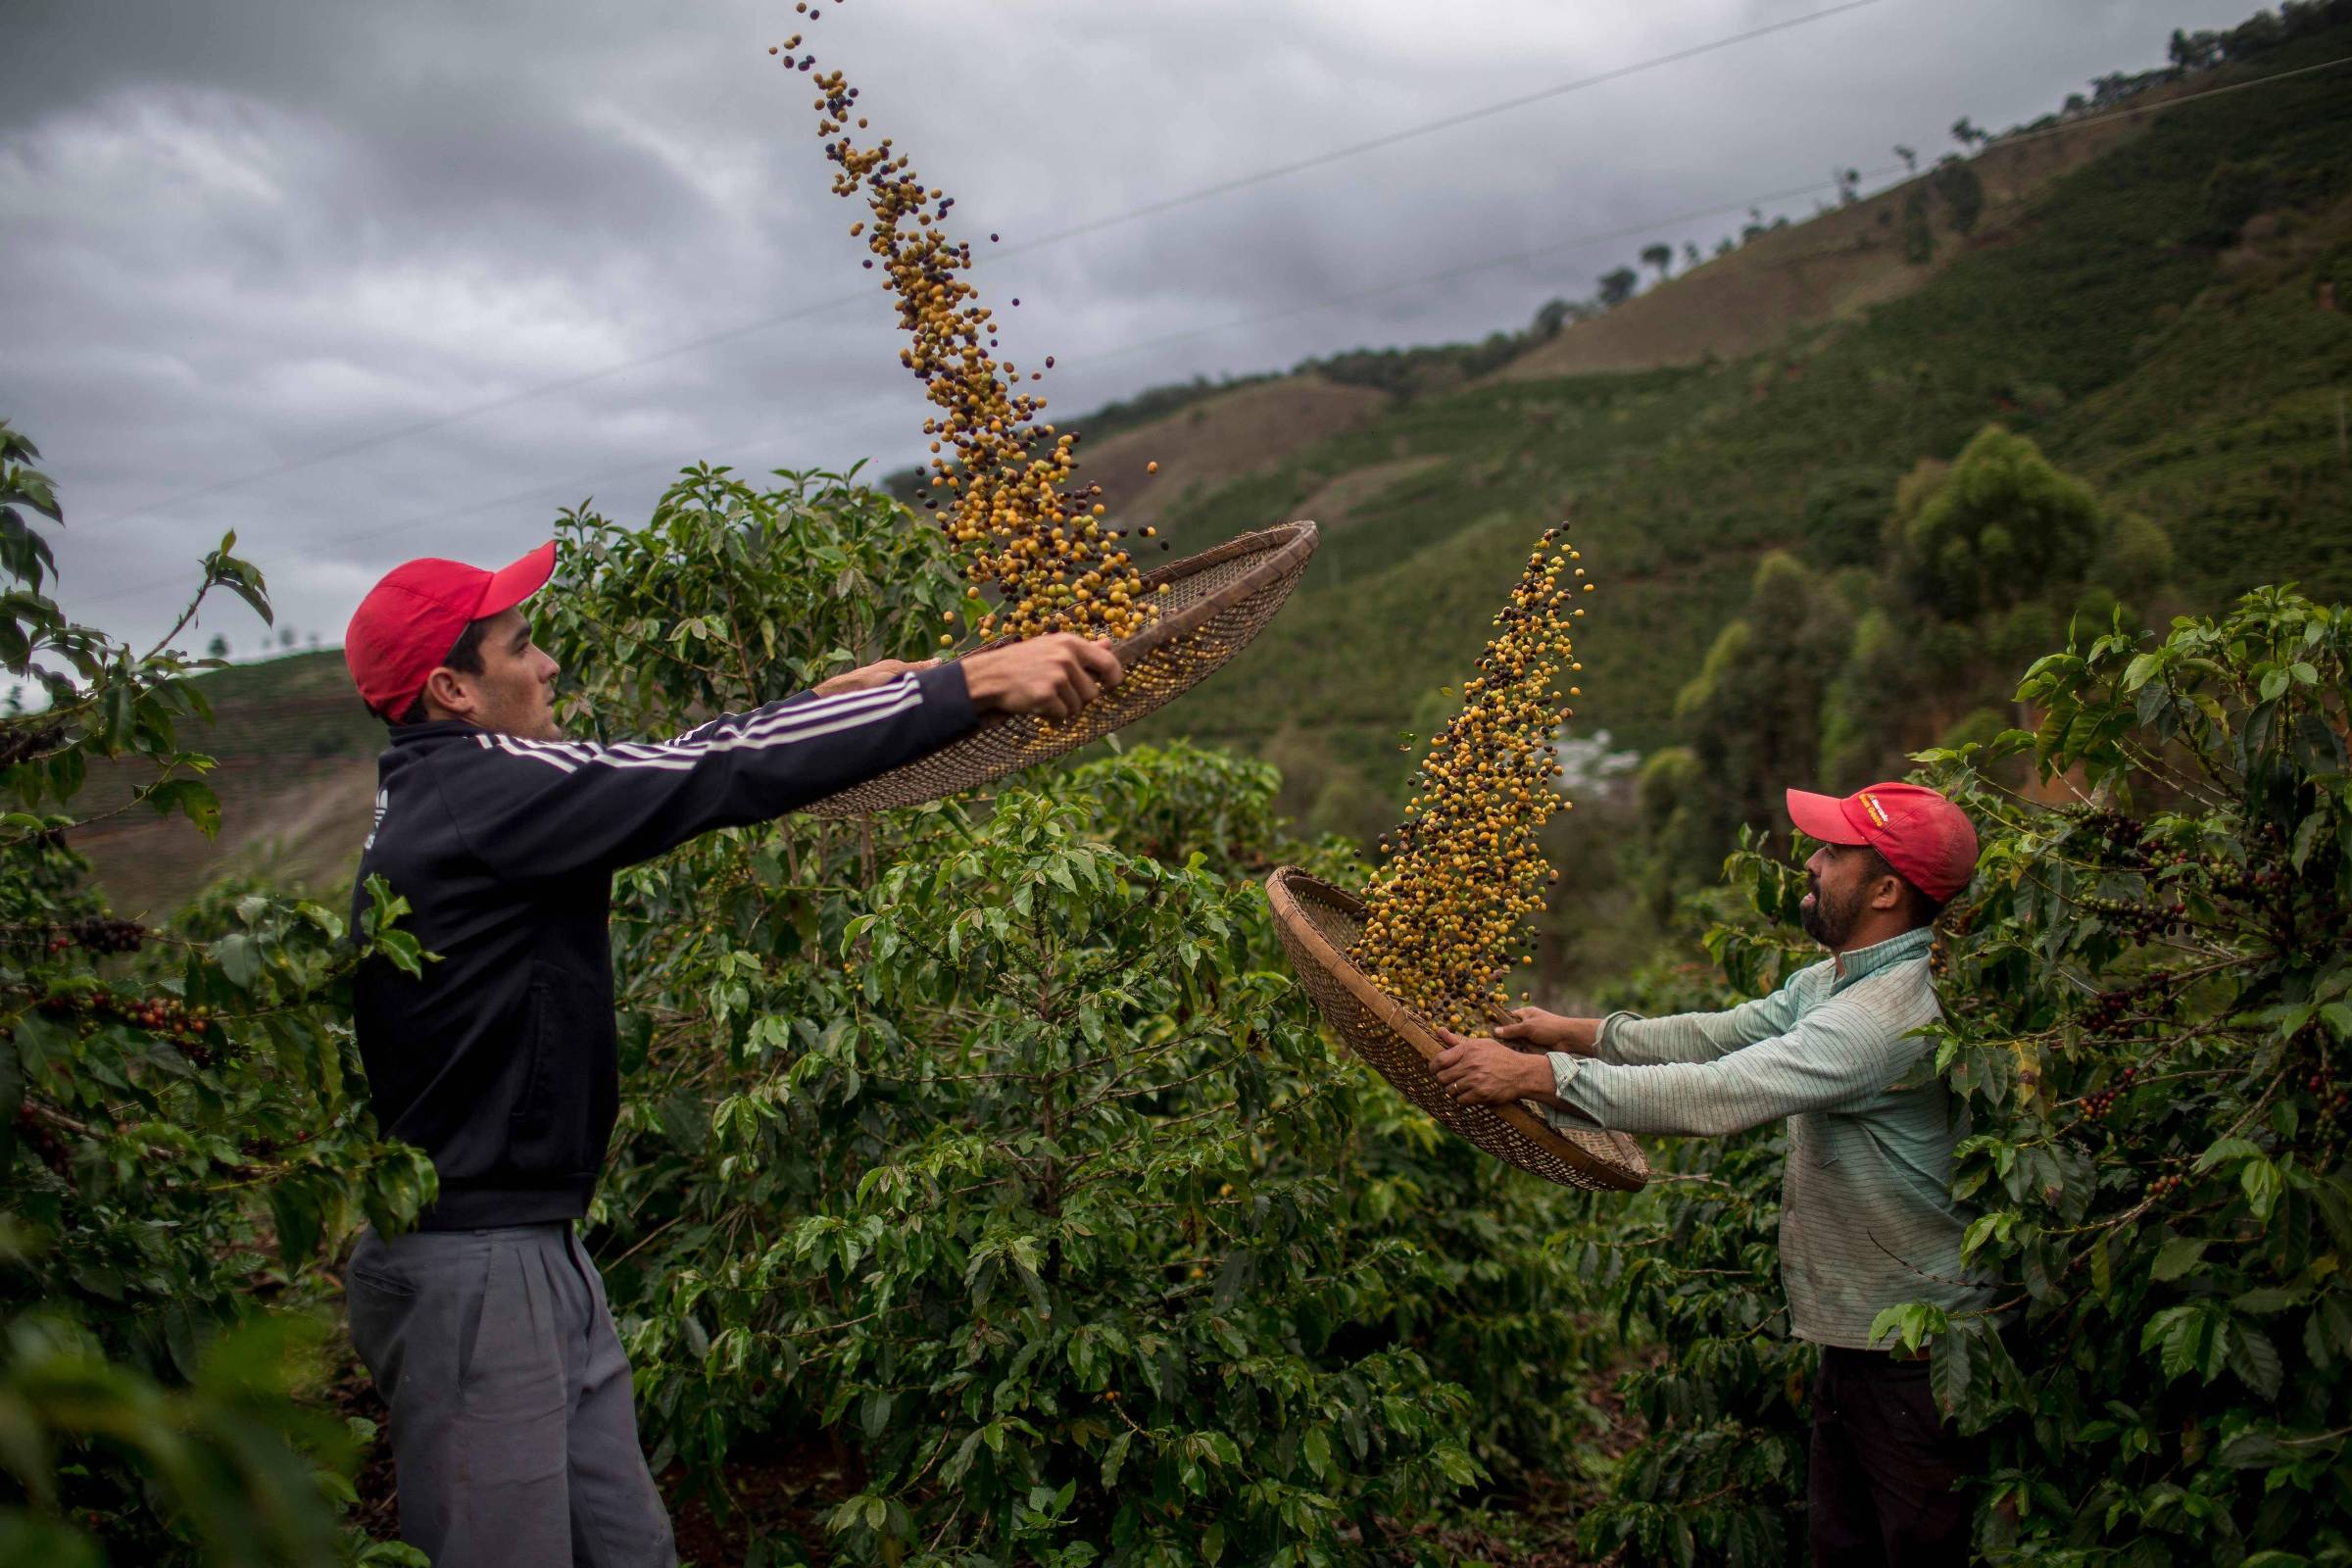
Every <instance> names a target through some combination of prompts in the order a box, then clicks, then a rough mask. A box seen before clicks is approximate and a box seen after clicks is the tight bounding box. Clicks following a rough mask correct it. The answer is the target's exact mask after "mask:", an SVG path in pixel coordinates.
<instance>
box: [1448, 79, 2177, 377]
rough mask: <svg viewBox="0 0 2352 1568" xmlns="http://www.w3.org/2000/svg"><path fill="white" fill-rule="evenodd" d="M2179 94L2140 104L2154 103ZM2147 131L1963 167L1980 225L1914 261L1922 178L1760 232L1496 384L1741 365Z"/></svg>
mask: <svg viewBox="0 0 2352 1568" xmlns="http://www.w3.org/2000/svg"><path fill="white" fill-rule="evenodd" d="M2185 90H2186V89H2185V88H2178V87H2175V88H2164V89H2158V90H2157V91H2155V92H2151V93H2149V94H2147V95H2146V96H2147V98H2148V99H2150V100H2161V99H2163V98H2167V97H2174V96H2178V95H2179V94H2180V93H2181V92H2182V91H2185ZM2147 125H2148V121H2147V120H2146V119H2144V118H2142V119H2131V120H2118V121H2109V122H2103V123H2095V124H2084V125H2081V126H2068V127H2065V128H2064V129H2063V130H2061V131H2059V132H2056V133H2044V134H2036V135H2028V136H2021V137H2019V138H2017V139H2015V140H2011V141H1998V142H1994V143H1993V144H1992V145H1991V146H1989V147H1987V148H1985V150H1984V151H1983V152H1981V153H1980V154H1978V155H1977V156H1976V157H1975V158H1974V159H1971V160H1970V161H1969V163H1968V169H1969V171H1970V172H1972V173H1974V174H1975V175H1976V176H1977V180H1978V183H1979V185H1980V187H1981V189H1982V193H1983V199H1984V203H1985V208H1984V213H1983V215H1982V217H1980V218H1979V219H1978V221H1976V223H1975V224H1974V226H1973V228H1972V230H1971V232H1970V233H1968V234H1967V235H1965V236H1960V235H1952V234H1939V235H1937V236H1936V238H1937V239H1938V241H1939V243H1937V244H1936V247H1935V249H1934V252H1933V254H1932V255H1931V256H1930V257H1929V258H1928V260H1927V261H1925V262H1924V263H1923V262H1915V261H1911V260H1907V259H1906V258H1905V256H1904V253H1903V237H1904V225H1903V215H1904V207H1905V204H1906V203H1909V202H1911V201H1913V200H1914V199H1917V198H1925V199H1927V200H1929V201H1931V202H1932V201H1933V200H1934V186H1935V181H1936V176H1935V174H1934V172H1932V171H1931V172H1928V173H1924V174H1920V175H1918V176H1917V177H1915V178H1912V179H1907V180H1905V181H1904V182H1903V183H1902V184H1900V185H1896V186H1892V187H1890V188H1888V189H1887V190H1884V191H1881V192H1880V193H1879V194H1877V195H1875V196H1872V197H1870V198H1868V199H1867V200H1863V201H1858V202H1855V203H1853V204H1852V205H1850V206H1845V207H1839V208H1837V209H1835V210H1833V211H1830V212H1826V213H1822V214H1820V215H1819V216H1817V217H1815V218H1813V219H1812V220H1810V221H1807V222H1803V223H1797V224H1791V225H1790V226H1789V227H1787V228H1773V229H1767V230H1766V231H1765V232H1763V233H1761V234H1758V235H1756V236H1755V237H1754V238H1753V239H1751V240H1749V241H1748V242H1747V243H1745V244H1743V245H1741V246H1740V248H1739V249H1738V250H1736V251H1733V252H1731V253H1730V254H1729V255H1726V256H1719V257H1716V258H1715V259H1713V260H1712V261H1709V262H1706V263H1705V264H1703V265H1701V266H1699V267H1696V268H1693V269H1691V270H1690V271H1688V272H1685V273H1682V274H1680V275H1678V276H1673V277H1669V278H1667V279H1666V280H1665V281H1663V282H1661V283H1659V284H1658V285H1657V286H1656V287H1654V288H1651V289H1649V290H1648V291H1646V292H1644V293H1642V294H1638V295H1636V296H1635V297H1634V298H1632V299H1630V300H1628V301H1626V302H1625V303H1624V304H1623V305H1620V306H1618V307H1617V308H1616V309H1614V310H1612V311H1610V312H1608V313H1607V314H1606V315H1604V316H1599V317H1595V318H1594V319H1591V320H1587V321H1581V322H1578V323H1577V324H1576V325H1574V326H1571V327H1570V328H1568V329H1567V330H1566V331H1564V332H1562V333H1561V334H1560V335H1559V336H1558V337H1557V338H1555V339H1553V340H1552V341H1551V342H1549V343H1546V344H1544V345H1543V346H1542V347H1540V348H1537V349H1535V350H1533V351H1531V352H1529V353H1527V354H1525V355H1522V356H1521V357H1519V358H1518V359H1516V360H1513V361H1512V362H1511V363H1510V364H1509V365H1507V366H1505V367H1504V368H1501V369H1500V370H1497V371H1496V372H1495V378H1496V379H1500V380H1515V381H1525V380H1544V379H1550V378H1555V377H1558V376H1566V375H1590V374H1601V373H1606V372H1609V371H1615V370H1648V369H1655V368H1659V367H1661V366H1670V365H1695V364H1698V363H1700V362H1702V361H1704V360H1706V359H1708V358H1710V357H1713V358H1716V359H1725V360H1731V359H1742V358H1745V357H1747V356H1749V355H1752V354H1758V353H1762V352H1764V351H1765V350H1767V349H1770V348H1772V347H1773V346H1774V345H1776V344H1777V343H1779V342H1780V341H1781V340H1782V339H1783V338H1785V337H1786V336H1787V335H1788V334H1789V332H1791V331H1794V330H1798V329H1800V328H1804V327H1811V326H1819V325H1822V324H1824V323H1826V322H1831V321H1842V320H1848V319H1853V318H1854V317H1856V316H1858V315H1860V314H1861V313H1863V312H1865V311H1867V310H1869V309H1870V308H1871V307H1873V306H1877V305H1884V304H1886V303H1887V302H1888V301H1890V300H1897V299H1901V298H1903V297H1904V296H1905V295H1908V294H1911V293H1914V292H1916V291H1917V290H1919V289H1921V288H1923V287H1925V286H1926V285H1927V283H1928V282H1929V280H1930V279H1932V278H1933V277H1935V276H1936V273H1937V272H1939V271H1941V270H1943V269H1944V268H1946V267H1948V266H1949V265H1951V263H1952V262H1953V261H1955V260H1957V259H1958V258H1959V257H1960V256H1962V255H1964V254H1966V253H1967V251H1969V250H1971V249H1979V248H1983V247H1985V246H1990V245H2000V244H2005V243H2007V242H2009V240H2010V239H2012V238H2014V237H2015V235H2016V232H2017V230H2018V228H2019V227H2020V225H2021V224H2023V223H2025V222H2026V221H2028V219H2029V214H2030V213H2031V212H2032V210H2033V207H2034V204H2035V203H2036V202H2037V201H2039V200H2040V199H2041V197H2042V195H2043V194H2044V193H2045V192H2046V191H2047V190H2048V189H2049V186H2050V184H2051V182H2052V181H2053V180H2055V179H2057V178H2058V177H2060V176H2061V175H2064V174H2067V173H2070V172H2073V171H2075V170H2077V169H2080V168H2081V167H2082V166H2083V165H2084V164H2087V163H2089V162H2091V161H2092V160H2094V159H2096V158H2098V157H2100V156H2102V155H2104V154H2105V153H2107V152H2109V151H2110V150H2112V149H2113V148H2115V147H2116V146H2118V145H2119V144H2121V143H2122V142H2125V141H2127V140H2129V139H2131V138H2132V137H2134V136H2137V135H2139V134H2141V133H2142V132H2143V131H2144V130H2145V129H2146V128H2147Z"/></svg>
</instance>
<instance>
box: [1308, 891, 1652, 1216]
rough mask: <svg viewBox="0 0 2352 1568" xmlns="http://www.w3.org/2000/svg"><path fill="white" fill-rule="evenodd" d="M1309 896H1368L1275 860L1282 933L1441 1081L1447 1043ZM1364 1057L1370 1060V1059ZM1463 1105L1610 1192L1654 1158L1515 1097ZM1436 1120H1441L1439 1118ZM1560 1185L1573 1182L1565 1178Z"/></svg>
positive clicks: (1468, 1113) (1640, 1183)
mask: <svg viewBox="0 0 2352 1568" xmlns="http://www.w3.org/2000/svg"><path fill="white" fill-rule="evenodd" d="M1309 900H1312V901H1313V902H1316V903H1319V904H1323V905H1325V906H1327V907H1331V908H1333V909H1335V910H1337V911H1339V912H1340V913H1342V914H1345V915H1348V917H1350V918H1355V919H1360V918H1362V917H1363V915H1364V913H1365V912H1366V910H1365V906H1364V902H1363V900H1361V899H1359V898H1357V897H1356V896H1355V895H1354V894H1352V893H1350V892H1348V890H1347V889H1345V888H1342V887H1336V886H1334V885H1333V884H1331V883H1329V882H1326V881H1324V880H1323V879H1322V878H1320V877H1317V876H1312V875H1309V874H1308V873H1307V872H1305V871H1303V870H1301V869H1299V867H1298V866H1295V865H1283V866H1277V867H1275V869H1274V872H1273V874H1272V875H1270V876H1268V877H1267V878H1266V901H1267V903H1268V904H1269V905H1270V906H1271V907H1272V908H1273V911H1274V919H1275V923H1276V924H1277V925H1278V926H1280V927H1281V928H1282V931H1283V934H1284V935H1285V936H1287V937H1289V938H1290V939H1291V941H1292V943H1294V944H1296V946H1294V947H1293V949H1292V957H1293V959H1294V961H1296V959H1297V957H1298V956H1299V952H1300V951H1303V952H1304V953H1305V955H1306V956H1308V957H1309V958H1310V959H1311V960H1312V961H1313V962H1314V963H1315V964H1316V965H1317V966H1318V967H1319V968H1321V969H1322V970H1323V972H1324V974H1325V975H1326V976H1328V977H1329V978H1331V979H1332V980H1335V981H1337V982H1338V983H1339V985H1340V986H1341V987H1342V989H1344V990H1346V991H1347V992H1348V995H1349V997H1350V998H1351V999H1353V1000H1354V1002H1355V1003H1356V1004H1357V1005H1360V1006H1361V1007H1363V1008H1364V1009H1365V1010H1366V1011H1367V1012H1369V1013H1370V1014H1371V1015H1372V1016H1373V1017H1374V1018H1375V1019H1377V1020H1378V1021H1379V1023H1380V1024H1381V1025H1382V1026H1383V1027H1384V1028H1386V1029H1387V1030H1388V1031H1389V1032H1390V1033H1391V1034H1393V1035H1395V1036H1396V1037H1397V1039H1399V1040H1401V1041H1403V1042H1404V1043H1405V1044H1406V1045H1408V1046H1410V1047H1411V1048H1412V1049H1413V1053H1414V1054H1415V1056H1416V1057H1417V1058H1418V1059H1419V1060H1420V1062H1421V1064H1422V1066H1423V1068H1424V1069H1425V1074H1424V1075H1425V1076H1428V1078H1429V1082H1430V1083H1431V1084H1432V1085H1433V1086H1434V1085H1436V1082H1437V1080H1436V1078H1435V1076H1434V1075H1428V1074H1426V1068H1427V1065H1428V1063H1429V1062H1430V1061H1432V1060H1434V1059H1435V1058H1436V1056H1437V1055H1438V1054H1439V1053H1440V1052H1442V1051H1444V1050H1445V1049H1446V1047H1445V1046H1443V1045H1442V1044H1440V1043H1439V1041H1438V1039H1437V1036H1436V1033H1435V1031H1434V1030H1433V1029H1432V1028H1431V1026H1430V1025H1429V1023H1428V1022H1427V1020H1425V1019H1424V1018H1422V1017H1421V1015H1420V1014H1419V1013H1417V1012H1415V1011H1414V1010H1413V1009H1412V1008H1411V1007H1409V1006H1407V1005H1405V1004H1403V1003H1401V1002H1399V1001H1397V999H1396V998H1394V997H1392V996H1390V995H1389V994H1388V992H1386V991H1385V990H1383V989H1382V988H1381V987H1380V985H1379V984H1378V982H1376V981H1374V980H1373V978H1372V977H1371V976H1370V975H1368V974H1366V973H1365V972H1364V971H1363V969H1362V967H1361V966H1359V965H1358V964H1357V963H1356V961H1355V960H1354V959H1353V958H1351V957H1349V956H1348V954H1347V953H1346V952H1344V951H1343V950H1342V949H1340V948H1339V947H1338V946H1337V945H1336V944H1335V943H1333V942H1332V941H1331V939H1330V938H1328V937H1326V936H1325V935H1324V934H1323V932H1322V930H1321V929H1320V928H1319V927H1318V926H1316V924H1315V922H1314V921H1313V920H1312V919H1310V918H1308V917H1307V914H1306V912H1305V905H1306V903H1307V902H1308V901H1309ZM1313 989H1314V988H1313V987H1311V986H1310V987H1308V988H1307V990H1308V995H1309V996H1310V997H1311V996H1312V995H1313ZM1316 1010H1317V1011H1318V1012H1320V1011H1322V1005H1321V1002H1320V1000H1319V999H1318V1000H1317V1003H1316ZM1490 1010H1491V1009H1490ZM1326 1021H1328V1020H1326ZM1333 1033H1335V1034H1337V1035H1339V1036H1340V1038H1341V1039H1342V1040H1343V1041H1346V1040H1347V1037H1348V1036H1347V1031H1346V1030H1345V1029H1342V1028H1340V1027H1338V1026H1337V1025H1336V1024H1335V1025H1333ZM1349 1050H1351V1051H1352V1050H1354V1047H1353V1045H1352V1043H1350V1044H1349ZM1356 1054H1358V1055H1362V1053H1361V1052H1357V1053H1356ZM1366 1059H1367V1061H1369V1058H1366ZM1371 1065H1372V1067H1373V1068H1374V1070H1375V1071H1377V1072H1379V1073H1380V1075H1381V1077H1382V1078H1383V1079H1384V1080H1387V1079H1388V1078H1389V1071H1388V1069H1387V1067H1385V1066H1384V1065H1383V1064H1381V1063H1379V1062H1371ZM1407 1070H1409V1069H1407ZM1392 1087H1397V1088H1398V1091H1399V1093H1402V1089H1401V1086H1397V1085H1394V1084H1392ZM1441 1092H1442V1091H1441ZM1406 1098H1407V1100H1410V1099H1411V1097H1410V1096H1409V1095H1408V1096H1407V1097H1406ZM1459 1109H1460V1111H1461V1113H1462V1116H1463V1119H1465V1120H1467V1121H1472V1122H1475V1121H1477V1120H1478V1119H1480V1117H1481V1116H1482V1115H1483V1116H1491V1117H1493V1118H1494V1119H1495V1121H1497V1122H1500V1123H1501V1124H1502V1125H1503V1127H1505V1128H1507V1129H1508V1130H1509V1132H1510V1133H1511V1134H1513V1135H1515V1136H1516V1137H1518V1138H1520V1139H1523V1140H1525V1141H1526V1142H1527V1143H1529V1144H1532V1145H1533V1146H1535V1148H1536V1149H1537V1150H1538V1151H1539V1152H1542V1153H1544V1154H1546V1155H1549V1156H1550V1157H1551V1158H1553V1159H1556V1160H1558V1161H1560V1162H1561V1163H1563V1164H1566V1165H1568V1166H1571V1167H1573V1168H1574V1169H1576V1170H1578V1171H1580V1172H1582V1173H1583V1174H1584V1175H1585V1176H1586V1177H1587V1178H1588V1180H1589V1181H1590V1182H1591V1183H1592V1185H1593V1186H1595V1187H1599V1188H1604V1189H1607V1190H1609V1191H1612V1192H1629V1193H1630V1192H1639V1191H1640V1190H1641V1189H1642V1187H1644V1186H1645V1185H1647V1183H1648V1179H1649V1161H1648V1159H1647V1158H1646V1157H1645V1156H1644V1155H1643V1154H1642V1146H1641V1145H1640V1144H1637V1143H1636V1142H1634V1140H1633V1139H1632V1138H1631V1137H1630V1136H1629V1135H1627V1134H1625V1133H1622V1132H1614V1131H1608V1130H1605V1129H1601V1128H1595V1129H1593V1132H1594V1134H1596V1135H1598V1136H1599V1137H1600V1138H1601V1139H1602V1141H1603V1142H1605V1144H1606V1145H1607V1146H1608V1148H1609V1150H1610V1152H1611V1153H1613V1154H1614V1155H1615V1156H1616V1157H1615V1158H1614V1159H1611V1158H1608V1157H1606V1156H1604V1155H1602V1154H1600V1153H1599V1152H1596V1151H1594V1150H1593V1149H1591V1148H1589V1147H1587V1146H1586V1145H1583V1144H1579V1143H1577V1142H1576V1141H1574V1140H1573V1139H1570V1138H1566V1137H1564V1136H1562V1135H1561V1134H1560V1133H1559V1132H1557V1131H1556V1130H1554V1129H1553V1128H1552V1127H1551V1125H1550V1124H1549V1123H1548V1122H1546V1121H1544V1119H1543V1118H1542V1117H1540V1116H1537V1115H1535V1114H1534V1113H1533V1112H1531V1111H1529V1110H1528V1109H1527V1108H1526V1107H1525V1106H1523V1105H1521V1104H1520V1103H1517V1102H1516V1101H1513V1102H1511V1103H1507V1104H1501V1105H1461V1106H1459ZM1432 1119H1433V1120H1438V1118H1435V1117H1433V1118H1432ZM1439 1125H1441V1126H1445V1125H1446V1124H1445V1123H1444V1122H1443V1121H1442V1120H1440V1121H1439ZM1446 1131H1447V1132H1450V1133H1452V1134H1453V1135H1454V1136H1455V1137H1457V1138H1463V1139H1464V1141H1465V1142H1473V1143H1475V1141H1474V1140H1470V1139H1469V1138H1467V1136H1466V1135H1464V1134H1463V1133H1462V1132H1460V1131H1459V1130H1458V1129H1456V1128H1453V1127H1446ZM1503 1142H1504V1145H1505V1147H1506V1148H1507V1147H1508V1141H1507V1140H1504V1141H1503ZM1476 1147H1478V1148H1482V1149H1486V1150H1487V1152H1490V1153H1493V1154H1495V1157H1496V1158H1498V1159H1502V1160H1505V1161H1506V1162H1508V1163H1511V1164H1515V1165H1519V1167H1520V1168H1521V1169H1522V1170H1526V1171H1529V1172H1530V1173H1531V1174H1534V1175H1538V1176H1542V1177H1544V1179H1545V1180H1546V1181H1554V1182H1557V1181H1559V1178H1558V1177H1556V1176H1553V1175H1551V1174H1549V1173H1548V1172H1546V1171H1544V1170H1543V1169H1541V1168H1540V1167H1538V1166H1534V1165H1529V1164H1524V1163H1522V1162H1521V1161H1519V1160H1516V1159H1513V1158H1512V1157H1511V1156H1510V1155H1509V1154H1508V1153H1505V1152H1501V1151H1499V1150H1496V1149H1493V1148H1490V1147H1489V1146H1487V1145H1484V1144H1477V1145H1476ZM1561 1185H1563V1186H1565V1185H1569V1184H1567V1183H1561Z"/></svg>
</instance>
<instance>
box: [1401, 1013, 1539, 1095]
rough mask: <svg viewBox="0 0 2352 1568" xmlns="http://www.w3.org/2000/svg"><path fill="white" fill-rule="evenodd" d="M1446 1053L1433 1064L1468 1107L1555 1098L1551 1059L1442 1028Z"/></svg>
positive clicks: (1449, 1089) (1440, 1035) (1440, 1078)
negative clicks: (1553, 1096)
mask: <svg viewBox="0 0 2352 1568" xmlns="http://www.w3.org/2000/svg"><path fill="white" fill-rule="evenodd" d="M1438 1038H1439V1039H1440V1040H1443V1041H1445V1042H1446V1050H1444V1051H1441V1052H1439V1053H1438V1057H1437V1059H1436V1060H1435V1061H1433V1062H1431V1063H1430V1066H1431V1067H1432V1068H1434V1069H1435V1070H1436V1072H1437V1075H1438V1082H1440V1083H1442V1084H1444V1085H1445V1086H1446V1093H1447V1094H1449V1095H1451V1096H1453V1098H1454V1099H1456V1100H1458V1101H1460V1102H1461V1103H1463V1104H1465V1105H1502V1104H1508V1103H1510V1102H1512V1101H1514V1100H1542V1101H1549V1100H1550V1099H1551V1098H1552V1085H1553V1080H1552V1076H1551V1062H1550V1059H1549V1058H1547V1057H1545V1056H1543V1055H1540V1054H1536V1053H1533V1052H1527V1051H1514V1050H1512V1049H1511V1048H1510V1047H1509V1046H1506V1045H1504V1044H1503V1043H1502V1042H1501V1041H1499V1040H1484V1039H1475V1038H1473V1037H1471V1036H1469V1035H1457V1034H1455V1033H1454V1032H1453V1031H1452V1030H1450V1029H1440V1030H1439V1031H1438Z"/></svg>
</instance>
